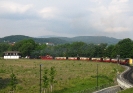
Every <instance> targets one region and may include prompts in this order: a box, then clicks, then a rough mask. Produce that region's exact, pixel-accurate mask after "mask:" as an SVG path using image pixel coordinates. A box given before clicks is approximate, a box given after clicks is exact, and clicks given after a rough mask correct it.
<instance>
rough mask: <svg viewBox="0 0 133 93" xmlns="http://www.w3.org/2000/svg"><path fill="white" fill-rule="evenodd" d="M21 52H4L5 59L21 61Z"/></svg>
mask: <svg viewBox="0 0 133 93" xmlns="http://www.w3.org/2000/svg"><path fill="white" fill-rule="evenodd" d="M19 58H20V52H19V51H7V52H4V59H19Z"/></svg>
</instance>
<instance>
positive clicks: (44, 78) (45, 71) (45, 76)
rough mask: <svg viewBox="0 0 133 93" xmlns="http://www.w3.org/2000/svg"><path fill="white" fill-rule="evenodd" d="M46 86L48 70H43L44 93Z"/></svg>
mask: <svg viewBox="0 0 133 93" xmlns="http://www.w3.org/2000/svg"><path fill="white" fill-rule="evenodd" d="M48 86H49V78H48V69H44V75H43V87H44V93H46V92H47V88H48Z"/></svg>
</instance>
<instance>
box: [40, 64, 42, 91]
mask: <svg viewBox="0 0 133 93" xmlns="http://www.w3.org/2000/svg"><path fill="white" fill-rule="evenodd" d="M41 85H42V84H41V64H40V93H41V89H42V86H41Z"/></svg>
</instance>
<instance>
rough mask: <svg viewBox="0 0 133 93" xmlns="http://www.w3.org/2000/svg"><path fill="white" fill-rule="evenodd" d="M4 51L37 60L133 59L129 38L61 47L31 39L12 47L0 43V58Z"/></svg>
mask: <svg viewBox="0 0 133 93" xmlns="http://www.w3.org/2000/svg"><path fill="white" fill-rule="evenodd" d="M5 51H20V53H21V56H22V57H25V56H30V57H31V58H38V57H39V56H45V55H51V56H53V57H56V56H62V57H69V56H71V57H75V56H83V57H111V58H116V57H117V55H120V57H121V58H133V56H132V55H133V41H132V40H131V39H129V38H126V39H123V40H121V41H119V42H118V43H117V44H116V45H108V44H106V43H101V44H98V45H97V44H87V43H84V42H73V43H66V44H61V45H54V46H49V45H46V44H38V43H36V42H35V41H34V40H33V39H25V40H22V41H19V42H16V43H15V44H14V45H10V44H7V43H0V56H3V52H5Z"/></svg>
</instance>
